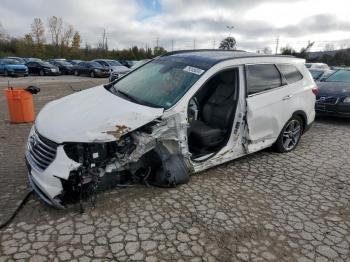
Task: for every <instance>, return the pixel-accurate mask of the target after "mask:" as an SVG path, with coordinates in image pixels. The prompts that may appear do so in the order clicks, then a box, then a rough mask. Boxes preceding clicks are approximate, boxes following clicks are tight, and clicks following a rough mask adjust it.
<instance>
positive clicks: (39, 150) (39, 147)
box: [27, 132, 57, 171]
mask: <svg viewBox="0 0 350 262" xmlns="http://www.w3.org/2000/svg"><path fill="white" fill-rule="evenodd" d="M56 152H57V144H56V143H55V142H53V141H51V140H49V139H47V138H45V137H43V136H42V135H40V134H39V133H37V132H34V133H33V135H32V136H31V137H29V140H28V153H27V158H28V161H29V163H30V164H31V165H33V167H34V168H36V169H38V170H39V171H44V170H45V169H46V168H47V167H48V166H49V165H50V164H51V163H52V162H53V160H54V159H55V157H56Z"/></svg>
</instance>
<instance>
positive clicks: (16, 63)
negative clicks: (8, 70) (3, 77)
mask: <svg viewBox="0 0 350 262" xmlns="http://www.w3.org/2000/svg"><path fill="white" fill-rule="evenodd" d="M3 61H4V64H8V65H18V64H19V62H18V61H17V60H14V59H5V60H3Z"/></svg>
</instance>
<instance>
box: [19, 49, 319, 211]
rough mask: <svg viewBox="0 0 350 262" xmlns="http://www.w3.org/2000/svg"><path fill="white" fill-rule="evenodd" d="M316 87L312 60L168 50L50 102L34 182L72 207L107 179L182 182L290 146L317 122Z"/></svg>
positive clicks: (39, 129) (39, 130) (39, 124)
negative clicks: (104, 82)
mask: <svg viewBox="0 0 350 262" xmlns="http://www.w3.org/2000/svg"><path fill="white" fill-rule="evenodd" d="M316 93H317V87H316V85H315V83H314V81H313V79H312V77H311V75H310V73H309V71H308V70H307V69H306V67H305V61H304V60H302V59H297V58H294V57H287V56H265V55H257V54H253V53H248V52H242V51H222V50H220V51H219V50H195V51H178V52H172V53H168V54H166V55H163V56H161V57H158V58H156V59H153V60H152V61H149V62H147V63H146V64H144V65H142V66H141V67H139V68H137V69H136V70H134V71H133V72H131V73H130V74H127V75H125V76H124V77H122V78H120V79H117V80H115V81H114V82H112V83H110V84H108V85H105V86H97V87H94V88H90V89H88V90H85V91H80V92H77V93H74V94H72V95H69V96H66V97H63V98H61V99H58V100H56V101H53V102H50V103H48V104H47V105H46V106H45V107H44V108H43V109H42V110H41V112H40V113H39V115H38V117H37V119H36V122H35V125H34V126H33V128H32V130H31V132H30V135H29V139H28V146H27V151H26V161H27V164H28V168H29V181H30V183H31V185H32V187H33V188H34V189H35V191H36V192H37V193H38V194H39V196H40V197H41V198H42V199H43V200H45V201H46V202H47V203H49V204H51V205H53V206H55V207H60V208H62V207H64V205H65V204H66V203H67V202H69V201H68V199H77V198H80V197H81V196H82V195H85V194H87V192H91V191H93V190H95V189H96V188H98V185H99V183H101V182H102V181H103V180H104V179H105V178H106V179H107V178H108V179H111V178H115V180H114V182H108V183H110V184H113V183H117V182H115V181H119V182H120V181H121V180H123V179H125V180H128V179H132V180H134V181H135V180H138V181H140V182H144V183H149V184H154V185H159V186H175V185H177V184H181V183H186V182H187V181H188V179H189V175H190V174H191V173H195V172H198V171H202V170H205V169H207V168H210V167H213V166H216V165H219V164H221V163H224V162H227V161H230V160H233V159H235V158H238V157H241V156H243V155H246V154H250V153H253V152H256V151H259V150H262V149H264V148H267V147H271V146H274V147H275V149H276V150H277V151H278V152H289V151H291V150H293V149H294V148H295V147H296V146H297V145H298V142H299V140H300V137H301V135H302V134H303V133H304V132H305V131H306V130H307V129H308V128H309V127H310V125H311V124H312V122H313V121H314V117H315V110H314V106H315V94H316ZM109 181H112V180H109Z"/></svg>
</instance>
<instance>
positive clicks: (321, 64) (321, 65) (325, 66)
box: [305, 63, 330, 70]
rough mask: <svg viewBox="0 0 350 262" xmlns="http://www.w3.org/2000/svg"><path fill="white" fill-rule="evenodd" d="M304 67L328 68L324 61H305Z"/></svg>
mask: <svg viewBox="0 0 350 262" xmlns="http://www.w3.org/2000/svg"><path fill="white" fill-rule="evenodd" d="M305 66H306V68H308V69H316V68H317V69H327V70H330V68H329V66H328V65H327V64H324V63H306V64H305Z"/></svg>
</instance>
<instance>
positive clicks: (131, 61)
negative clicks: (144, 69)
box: [119, 60, 137, 68]
mask: <svg viewBox="0 0 350 262" xmlns="http://www.w3.org/2000/svg"><path fill="white" fill-rule="evenodd" d="M119 63H121V64H122V65H124V66H126V67H129V68H130V67H132V66H133V65H134V64H135V63H137V61H136V60H119Z"/></svg>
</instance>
